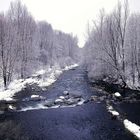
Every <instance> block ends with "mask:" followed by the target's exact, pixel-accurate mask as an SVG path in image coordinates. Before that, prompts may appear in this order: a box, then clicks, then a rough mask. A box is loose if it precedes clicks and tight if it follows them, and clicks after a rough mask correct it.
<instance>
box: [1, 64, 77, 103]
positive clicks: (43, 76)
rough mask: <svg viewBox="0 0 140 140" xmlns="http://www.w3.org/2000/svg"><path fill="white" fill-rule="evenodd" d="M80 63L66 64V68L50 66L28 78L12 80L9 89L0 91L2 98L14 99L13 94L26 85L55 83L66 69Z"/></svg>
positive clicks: (45, 85) (42, 85)
mask: <svg viewBox="0 0 140 140" xmlns="http://www.w3.org/2000/svg"><path fill="white" fill-rule="evenodd" d="M77 66H78V64H73V65H70V66H66V67H65V68H64V69H60V68H56V67H55V68H49V69H41V70H39V71H37V72H36V73H35V74H33V75H32V76H31V77H30V78H27V79H18V80H14V81H13V82H11V84H10V85H9V86H8V88H7V90H1V91H0V100H6V101H9V100H12V99H13V96H14V95H15V94H16V93H17V92H20V91H21V90H22V89H24V88H26V85H32V84H37V85H38V86H39V87H41V88H42V89H43V88H44V87H48V86H50V85H51V84H53V83H54V82H55V81H56V80H57V78H58V77H59V76H60V74H62V73H63V72H64V71H66V70H70V69H72V68H74V67H77Z"/></svg>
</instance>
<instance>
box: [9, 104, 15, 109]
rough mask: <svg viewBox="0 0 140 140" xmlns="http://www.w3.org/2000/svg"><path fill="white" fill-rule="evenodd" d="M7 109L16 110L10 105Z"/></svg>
mask: <svg viewBox="0 0 140 140" xmlns="http://www.w3.org/2000/svg"><path fill="white" fill-rule="evenodd" d="M8 107H9V109H11V110H16V108H15V107H13V106H12V105H9V106H8Z"/></svg>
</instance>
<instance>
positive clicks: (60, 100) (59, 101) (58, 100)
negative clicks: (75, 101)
mask: <svg viewBox="0 0 140 140" xmlns="http://www.w3.org/2000/svg"><path fill="white" fill-rule="evenodd" d="M61 102H63V100H62V99H56V100H55V103H61Z"/></svg>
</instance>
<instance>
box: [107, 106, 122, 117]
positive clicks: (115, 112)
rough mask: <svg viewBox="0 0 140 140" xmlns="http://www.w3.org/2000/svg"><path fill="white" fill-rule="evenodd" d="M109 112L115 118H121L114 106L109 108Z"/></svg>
mask: <svg viewBox="0 0 140 140" xmlns="http://www.w3.org/2000/svg"><path fill="white" fill-rule="evenodd" d="M107 109H108V111H109V112H110V113H111V114H112V115H113V116H119V115H120V114H119V112H117V111H115V110H114V108H113V107H112V106H108V107H107Z"/></svg>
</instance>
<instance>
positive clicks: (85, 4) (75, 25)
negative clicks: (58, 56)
mask: <svg viewBox="0 0 140 140" xmlns="http://www.w3.org/2000/svg"><path fill="white" fill-rule="evenodd" d="M10 1H14V0H0V11H3V10H4V11H6V10H7V9H8V7H9V4H10ZM21 1H22V2H23V3H24V4H25V5H26V6H27V7H28V10H29V11H30V12H31V13H32V15H33V16H34V18H35V19H36V20H46V21H47V22H49V23H51V24H52V26H53V28H54V29H58V30H62V31H64V32H66V33H73V34H74V35H77V36H78V38H79V44H80V46H82V45H83V44H84V41H85V37H84V36H85V33H86V26H87V23H88V21H91V20H93V19H96V17H97V16H98V14H99V10H100V9H102V8H104V9H105V10H106V12H110V11H111V10H112V9H113V8H114V7H115V5H116V4H117V1H118V0H21ZM121 1H122V0H121ZM129 4H130V10H131V11H139V12H140V0H129Z"/></svg>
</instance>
